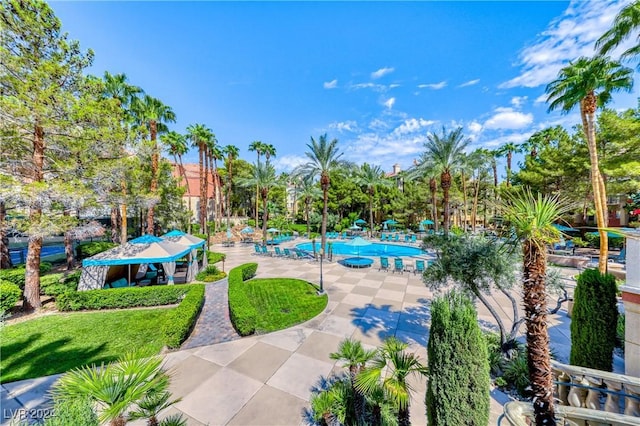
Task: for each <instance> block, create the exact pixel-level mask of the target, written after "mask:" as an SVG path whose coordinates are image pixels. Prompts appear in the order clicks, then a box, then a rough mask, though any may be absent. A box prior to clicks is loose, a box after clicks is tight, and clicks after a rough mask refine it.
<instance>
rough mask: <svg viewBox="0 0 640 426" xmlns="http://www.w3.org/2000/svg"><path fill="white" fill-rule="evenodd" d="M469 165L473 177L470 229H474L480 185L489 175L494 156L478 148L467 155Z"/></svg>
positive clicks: (490, 152)
mask: <svg viewBox="0 0 640 426" xmlns="http://www.w3.org/2000/svg"><path fill="white" fill-rule="evenodd" d="M468 159H469V166H470V167H471V170H472V179H473V207H472V208H471V229H472V231H473V232H475V231H476V222H477V217H478V201H479V195H480V185H481V183H482V182H483V181H486V179H487V178H488V176H489V167H491V166H492V165H493V163H495V157H494V156H493V153H492V151H490V150H488V149H484V148H478V149H476V150H475V151H473V152H472V153H471V154H470V155H469V157H468Z"/></svg>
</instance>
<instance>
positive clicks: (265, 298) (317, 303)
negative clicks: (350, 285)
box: [243, 278, 328, 332]
mask: <svg viewBox="0 0 640 426" xmlns="http://www.w3.org/2000/svg"><path fill="white" fill-rule="evenodd" d="M243 285H245V286H246V291H247V295H248V296H249V299H250V300H251V301H252V302H253V303H254V306H255V308H256V311H257V312H258V320H257V323H256V331H257V332H270V331H276V330H282V329H284V328H287V327H291V326H292V325H295V324H299V323H301V322H304V321H307V320H309V319H311V318H313V317H315V316H316V315H318V314H319V313H320V312H322V311H323V310H324V308H325V306H327V301H328V298H327V295H326V294H325V295H323V296H318V295H317V289H316V287H314V286H313V285H311V284H309V283H308V282H306V281H302V280H297V279H293V278H259V279H253V280H250V281H247V282H245V283H244V284H243Z"/></svg>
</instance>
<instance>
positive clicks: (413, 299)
mask: <svg viewBox="0 0 640 426" xmlns="http://www.w3.org/2000/svg"><path fill="white" fill-rule="evenodd" d="M402 300H403V301H404V302H405V303H415V304H425V303H427V302H428V301H429V300H430V298H427V297H425V296H420V295H417V294H409V293H406V294H405V295H404V298H403V299H402Z"/></svg>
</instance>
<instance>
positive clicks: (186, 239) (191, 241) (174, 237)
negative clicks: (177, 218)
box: [132, 230, 206, 248]
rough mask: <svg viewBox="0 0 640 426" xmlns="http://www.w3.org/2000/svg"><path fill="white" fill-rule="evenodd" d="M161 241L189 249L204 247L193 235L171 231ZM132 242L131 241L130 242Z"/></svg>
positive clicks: (200, 239) (203, 241)
mask: <svg viewBox="0 0 640 426" xmlns="http://www.w3.org/2000/svg"><path fill="white" fill-rule="evenodd" d="M160 238H161V239H163V240H166V241H170V242H172V243H177V244H182V245H185V246H189V247H191V248H199V247H202V246H203V245H204V243H205V242H206V241H205V240H203V239H202V238H198V237H196V236H194V235H191V234H187V233H184V232H182V231H178V230H173V231H170V232H167V233H166V234H164V235H163V236H161V237H160ZM132 241H133V240H132Z"/></svg>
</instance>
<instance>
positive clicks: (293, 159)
mask: <svg viewBox="0 0 640 426" xmlns="http://www.w3.org/2000/svg"><path fill="white" fill-rule="evenodd" d="M308 161H309V159H308V158H307V157H303V156H301V155H285V156H284V157H276V158H274V159H273V160H272V163H273V166H274V167H275V168H276V170H278V171H281V172H282V171H284V172H289V171H291V170H293V169H295V168H296V167H298V166H300V165H302V164H305V163H306V162H308Z"/></svg>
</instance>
